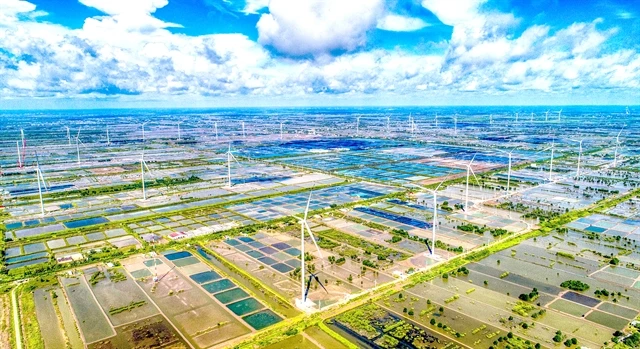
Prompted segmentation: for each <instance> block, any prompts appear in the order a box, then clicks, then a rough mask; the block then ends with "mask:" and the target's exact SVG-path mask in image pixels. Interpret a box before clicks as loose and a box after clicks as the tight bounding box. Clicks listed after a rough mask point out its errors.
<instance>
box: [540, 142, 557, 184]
mask: <svg viewBox="0 0 640 349" xmlns="http://www.w3.org/2000/svg"><path fill="white" fill-rule="evenodd" d="M547 150H551V160H550V161H549V180H550V181H551V180H552V178H551V175H552V174H553V153H554V151H555V150H556V139H555V138H554V139H553V140H552V141H551V146H550V147H549V148H547V149H544V150H543V151H547Z"/></svg>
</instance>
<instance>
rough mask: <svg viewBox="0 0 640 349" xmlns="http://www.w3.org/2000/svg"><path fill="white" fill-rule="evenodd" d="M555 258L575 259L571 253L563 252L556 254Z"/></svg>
mask: <svg viewBox="0 0 640 349" xmlns="http://www.w3.org/2000/svg"><path fill="white" fill-rule="evenodd" d="M556 256H559V257H564V258H569V259H576V256H574V255H573V254H572V253H568V252H563V251H558V252H556Z"/></svg>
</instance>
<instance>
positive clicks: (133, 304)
mask: <svg viewBox="0 0 640 349" xmlns="http://www.w3.org/2000/svg"><path fill="white" fill-rule="evenodd" d="M145 304H147V301H144V300H142V301H137V302H135V301H133V302H131V303H129V304H127V305H125V306H122V307H117V308H111V309H109V315H116V314H120V313H122V312H124V311H131V310H132V309H135V308H138V307H141V306H143V305H145Z"/></svg>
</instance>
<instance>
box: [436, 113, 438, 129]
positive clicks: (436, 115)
mask: <svg viewBox="0 0 640 349" xmlns="http://www.w3.org/2000/svg"><path fill="white" fill-rule="evenodd" d="M436 128H438V113H436Z"/></svg>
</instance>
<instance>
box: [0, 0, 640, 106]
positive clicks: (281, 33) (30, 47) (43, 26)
mask: <svg viewBox="0 0 640 349" xmlns="http://www.w3.org/2000/svg"><path fill="white" fill-rule="evenodd" d="M0 1H3V2H4V3H6V4H9V2H8V1H9V0H0ZM83 2H84V3H85V4H91V5H92V6H96V7H98V8H101V11H104V12H105V13H106V15H104V16H99V17H94V18H88V19H86V20H85V23H84V26H83V27H82V28H81V29H74V30H72V29H69V28H65V27H63V26H60V25H55V24H51V23H46V22H39V21H38V18H36V17H33V14H34V13H36V12H37V11H38V9H37V8H36V7H35V6H33V5H32V4H29V3H26V2H24V1H17V0H11V3H10V4H11V7H10V8H11V10H10V11H4V12H3V14H2V16H4V17H0V18H2V21H3V22H1V23H2V25H0V47H2V50H0V96H2V97H1V98H0V103H2V101H3V100H6V99H7V98H29V97H51V98H57V97H72V98H77V99H91V98H100V97H105V96H108V95H110V94H113V93H116V94H120V95H124V94H142V95H141V96H139V97H131V98H141V99H145V98H146V99H149V98H154V99H156V100H167V99H170V98H172V97H171V96H184V98H182V97H181V98H180V99H182V100H189V99H191V98H209V97H210V96H221V97H224V98H225V99H229V98H233V97H234V96H239V97H238V98H246V99H247V97H246V96H251V97H250V98H248V99H247V100H254V99H255V98H258V97H264V98H275V97H279V96H283V98H291V99H295V100H301V99H302V98H305V97H308V96H318V95H322V96H329V95H333V96H343V97H336V98H344V99H345V100H347V99H348V100H350V99H351V98H352V97H354V96H359V95H360V96H362V95H364V96H388V95H391V96H396V97H397V96H407V95H408V96H418V97H419V98H418V99H417V100H419V101H423V100H425V99H424V98H423V97H428V96H438V97H441V96H447V95H451V94H455V93H458V92H462V91H464V92H465V95H475V94H478V95H483V96H488V95H500V94H504V93H507V92H505V91H508V92H509V91H511V92H514V93H515V92H516V91H535V92H539V93H555V92H558V91H568V90H570V89H573V88H575V87H580V88H581V91H585V90H586V91H601V89H611V90H616V91H619V90H620V91H630V90H631V91H634V90H633V89H635V91H636V94H637V90H638V89H639V88H640V55H639V54H638V52H637V51H635V50H629V49H627V50H619V51H613V52H610V51H608V50H604V49H603V46H605V45H606V44H607V40H609V38H611V37H612V36H613V35H616V33H617V32H616V30H615V29H600V27H602V26H603V25H601V23H602V21H601V20H594V21H593V22H590V23H575V24H573V25H570V26H568V27H567V28H553V29H554V31H553V34H550V33H551V28H550V27H549V26H541V25H534V26H530V27H528V28H519V29H523V31H522V33H521V34H520V35H519V36H517V35H514V33H515V32H516V31H515V30H514V28H516V27H517V26H518V25H521V24H520V22H519V20H518V19H517V18H515V17H514V16H513V15H512V14H508V13H499V12H492V11H487V10H484V9H483V4H484V2H483V1H466V2H464V1H463V3H464V4H466V5H464V4H462V5H460V8H461V9H464V11H460V13H455V11H452V10H451V9H450V8H449V7H447V6H445V5H442V3H441V4H432V3H431V2H430V1H427V0H425V1H423V3H427V5H428V6H431V10H433V11H434V13H436V14H438V15H439V16H442V18H441V20H442V21H443V22H445V23H449V24H451V25H453V35H452V38H451V39H450V40H449V41H448V45H449V47H448V50H447V53H446V54H445V55H421V54H409V53H407V52H405V51H403V50H401V49H394V50H383V49H372V50H371V49H370V50H358V48H360V47H362V46H363V45H364V43H365V40H366V35H367V33H368V31H369V30H372V29H373V28H375V27H376V25H378V26H379V25H380V23H385V20H383V19H384V18H387V17H389V15H388V14H387V15H385V13H384V11H385V10H384V8H382V7H380V4H381V2H379V1H378V0H376V2H375V3H374V5H375V4H378V7H380V8H378V7H375V6H374V8H371V7H367V6H364V5H363V4H364V3H365V2H366V1H365V0H354V1H353V2H349V3H348V4H342V7H344V6H347V8H346V9H344V11H342V10H341V11H337V10H336V9H342V7H339V6H338V5H336V4H338V2H337V0H327V1H320V0H313V1H310V2H305V4H300V3H301V1H298V2H291V1H285V0H280V1H278V0H273V1H272V3H271V5H270V11H272V13H271V14H269V15H263V16H262V19H261V22H262V21H263V19H264V20H265V21H266V22H262V23H263V25H266V26H267V27H268V26H269V25H273V26H274V28H262V29H260V28H259V29H260V36H261V39H260V40H261V42H260V43H258V42H255V41H252V40H250V39H249V38H247V37H246V36H244V35H241V34H218V35H202V36H188V35H183V34H173V33H171V32H170V31H169V30H167V29H166V28H167V27H168V26H170V25H171V24H170V23H166V22H163V21H161V20H159V19H157V18H155V17H154V16H153V13H154V11H155V10H156V9H157V8H160V7H162V6H165V5H166V0H164V1H151V0H145V1H141V2H140V3H137V4H135V5H134V6H133V7H132V10H131V11H128V10H127V9H126V3H124V2H114V3H108V4H105V3H104V2H102V1H98V0H83ZM311 2H313V3H314V4H315V5H314V6H315V7H313V6H311V5H310V3H311ZM367 4H371V2H367ZM459 4H460V3H459ZM283 6H284V7H283ZM310 6H311V7H310ZM7 8H9V7H7ZM289 10H291V11H292V13H293V14H289V13H286V12H287V11H289ZM336 11H337V12H336ZM465 18H472V20H464V19H465ZM264 23H266V24H264ZM386 24H389V23H386ZM402 25H404V27H405V28H406V27H407V23H406V22H405V23H403V24H402ZM263 44H268V45H270V46H272V47H273V48H275V49H277V50H279V51H280V52H282V53H285V55H284V57H283V56H281V55H277V54H273V53H272V52H270V51H269V50H268V49H266V48H265V47H264V46H263ZM334 50H344V51H348V52H346V53H343V54H340V55H335V56H334V55H330V54H327V53H328V52H330V51H334ZM300 55H303V56H310V57H305V58H304V59H300V58H290V57H286V56H300ZM119 98H125V97H119ZM323 98H324V97H323ZM443 98H444V97H443ZM393 100H394V99H392V101H393Z"/></svg>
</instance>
